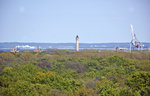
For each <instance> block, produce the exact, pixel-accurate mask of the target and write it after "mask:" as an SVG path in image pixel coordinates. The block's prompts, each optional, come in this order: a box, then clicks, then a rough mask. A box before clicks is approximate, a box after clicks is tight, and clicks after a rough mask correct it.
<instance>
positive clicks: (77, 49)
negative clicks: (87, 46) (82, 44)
mask: <svg viewBox="0 0 150 96" xmlns="http://www.w3.org/2000/svg"><path fill="white" fill-rule="evenodd" d="M78 51H79V36H78V35H77V36H76V52H78Z"/></svg>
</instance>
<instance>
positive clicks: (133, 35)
mask: <svg viewBox="0 0 150 96" xmlns="http://www.w3.org/2000/svg"><path fill="white" fill-rule="evenodd" d="M130 26H131V33H132V41H131V42H132V43H133V45H134V46H135V34H134V30H133V25H132V24H130Z"/></svg>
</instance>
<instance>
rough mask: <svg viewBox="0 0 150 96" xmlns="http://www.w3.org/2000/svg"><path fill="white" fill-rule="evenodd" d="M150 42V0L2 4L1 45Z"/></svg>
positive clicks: (16, 0)
mask: <svg viewBox="0 0 150 96" xmlns="http://www.w3.org/2000/svg"><path fill="white" fill-rule="evenodd" d="M130 24H133V28H134V32H135V34H136V37H137V38H138V40H139V41H141V42H150V0H0V42H45V43H74V42H75V37H76V35H78V36H79V42H81V43H110V42H130V41H131V39H132V36H131V28H130Z"/></svg>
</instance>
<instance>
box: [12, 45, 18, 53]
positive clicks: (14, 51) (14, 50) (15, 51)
mask: <svg viewBox="0 0 150 96" xmlns="http://www.w3.org/2000/svg"><path fill="white" fill-rule="evenodd" d="M10 52H12V53H17V52H19V51H18V50H17V47H16V46H14V49H13V50H11V51H10Z"/></svg>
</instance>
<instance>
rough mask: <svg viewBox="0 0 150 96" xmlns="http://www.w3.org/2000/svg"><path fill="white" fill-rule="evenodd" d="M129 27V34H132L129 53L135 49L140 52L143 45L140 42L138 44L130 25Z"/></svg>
mask: <svg viewBox="0 0 150 96" xmlns="http://www.w3.org/2000/svg"><path fill="white" fill-rule="evenodd" d="M130 27H131V33H132V40H131V43H130V52H131V50H132V48H137V49H140V50H141V49H142V48H143V47H144V45H143V44H142V43H141V42H139V41H138V39H137V38H136V35H135V33H134V30H133V25H132V24H130Z"/></svg>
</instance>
